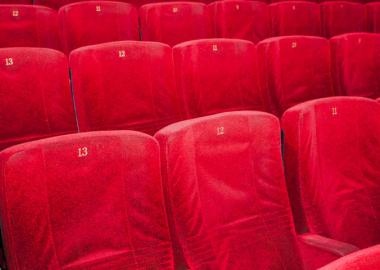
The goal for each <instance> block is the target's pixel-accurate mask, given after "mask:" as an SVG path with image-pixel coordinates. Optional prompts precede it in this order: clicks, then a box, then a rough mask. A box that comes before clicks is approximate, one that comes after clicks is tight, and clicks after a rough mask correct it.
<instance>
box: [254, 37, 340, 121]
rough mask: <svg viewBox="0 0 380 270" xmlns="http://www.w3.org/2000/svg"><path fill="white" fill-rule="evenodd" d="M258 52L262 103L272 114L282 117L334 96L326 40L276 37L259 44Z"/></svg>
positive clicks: (328, 49)
mask: <svg viewBox="0 0 380 270" xmlns="http://www.w3.org/2000/svg"><path fill="white" fill-rule="evenodd" d="M257 50H258V59H259V79H260V84H261V88H262V91H263V93H264V97H265V98H264V102H265V103H266V104H267V105H266V107H268V108H270V109H271V111H272V112H273V113H274V114H277V115H281V114H282V113H283V112H284V111H285V110H286V109H287V108H289V107H291V106H293V105H296V104H298V103H301V102H304V101H306V100H310V99H315V98H320V97H325V96H331V95H333V90H332V81H331V59H330V48H329V42H328V40H326V39H324V38H320V37H309V36H288V37H277V38H270V39H267V40H264V41H262V42H260V43H259V44H258V46H257Z"/></svg>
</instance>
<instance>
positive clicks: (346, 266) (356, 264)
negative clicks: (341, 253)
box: [320, 245, 380, 270]
mask: <svg viewBox="0 0 380 270" xmlns="http://www.w3.org/2000/svg"><path fill="white" fill-rule="evenodd" d="M353 269H355V270H374V269H380V245H376V246H373V247H370V248H366V249H363V250H360V251H357V252H355V253H352V254H350V255H347V256H345V257H343V258H341V259H339V260H336V261H334V262H332V263H330V264H329V265H326V266H325V267H323V268H321V269H320V270H353Z"/></svg>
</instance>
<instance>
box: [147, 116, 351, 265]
mask: <svg viewBox="0 0 380 270" xmlns="http://www.w3.org/2000/svg"><path fill="white" fill-rule="evenodd" d="M155 137H156V138H157V139H158V141H159V143H160V151H161V161H162V166H161V168H162V175H163V187H164V194H165V197H166V202H167V203H166V207H167V214H168V220H169V227H170V231H171V236H172V237H171V238H172V241H173V245H174V250H176V251H177V252H176V262H177V264H176V269H218V270H231V269H242V270H243V269H244V270H246V269H247V270H248V269H255V270H268V269H273V270H274V269H292V270H300V269H316V267H310V264H306V262H307V261H309V262H310V260H313V261H314V264H312V265H314V266H317V267H319V266H321V265H323V262H324V263H326V262H330V261H331V259H334V258H336V257H337V256H333V255H334V254H335V255H337V254H338V253H339V254H340V256H342V255H344V254H347V252H352V251H353V250H357V248H355V247H352V246H350V245H347V244H344V243H340V242H337V241H331V239H327V238H323V237H320V236H316V235H311V234H307V235H298V236H296V235H295V231H294V227H293V222H292V218H291V210H290V206H289V202H288V194H287V192H286V186H285V180H284V175H283V168H282V161H281V149H280V147H281V139H280V127H279V121H278V119H277V118H276V117H274V116H273V115H270V114H267V113H263V112H252V111H240V112H228V113H221V114H216V115H212V116H206V117H201V118H197V119H192V120H187V121H183V122H180V123H176V124H173V125H170V126H168V127H165V128H163V129H162V130H160V131H159V132H158V133H156V135H155ZM326 248H327V249H326ZM338 250H339V252H337V251H338ZM299 251H302V254H303V255H305V256H303V258H302V259H303V260H302V262H301V258H300V257H301V256H300V252H299ZM340 256H338V257H340ZM321 263H322V264H321ZM304 266H305V267H304Z"/></svg>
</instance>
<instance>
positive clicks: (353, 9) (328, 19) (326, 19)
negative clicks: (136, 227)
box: [320, 1, 368, 37]
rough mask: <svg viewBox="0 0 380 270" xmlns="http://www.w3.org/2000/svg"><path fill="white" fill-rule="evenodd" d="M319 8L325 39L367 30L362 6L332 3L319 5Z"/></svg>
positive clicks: (351, 3)
mask: <svg viewBox="0 0 380 270" xmlns="http://www.w3.org/2000/svg"><path fill="white" fill-rule="evenodd" d="M320 7H321V15H322V32H323V35H324V36H325V37H332V36H336V35H340V34H345V33H350V32H366V31H367V30H368V24H367V19H366V18H367V15H366V7H365V5H363V4H360V3H353V2H346V1H332V2H324V3H321V4H320Z"/></svg>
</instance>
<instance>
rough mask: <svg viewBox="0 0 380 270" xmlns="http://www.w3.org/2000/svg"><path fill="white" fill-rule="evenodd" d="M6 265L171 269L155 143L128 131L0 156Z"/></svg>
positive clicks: (56, 269)
mask: <svg viewBox="0 0 380 270" xmlns="http://www.w3.org/2000/svg"><path fill="white" fill-rule="evenodd" d="M0 165H1V169H2V174H1V176H0V181H1V185H0V186H1V187H0V206H1V207H0V216H1V225H2V235H3V237H4V240H5V247H6V251H7V263H8V267H9V269H30V270H41V269H51V270H61V269H99V270H100V269H114V270H121V269H131V270H137V269H139V270H140V269H165V270H172V269H173V255H172V247H171V242H170V236H169V230H168V224H167V221H166V214H165V209H164V202H163V193H162V184H161V176H160V166H159V149H158V144H157V142H156V141H155V140H154V139H153V138H152V137H150V136H147V135H145V134H141V133H138V132H132V131H113V132H93V133H82V134H75V135H66V136H59V137H54V138H50V139H44V140H40V141H35V142H31V143H26V144H22V145H18V146H15V147H12V148H9V149H7V150H5V151H3V152H1V153H0Z"/></svg>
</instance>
